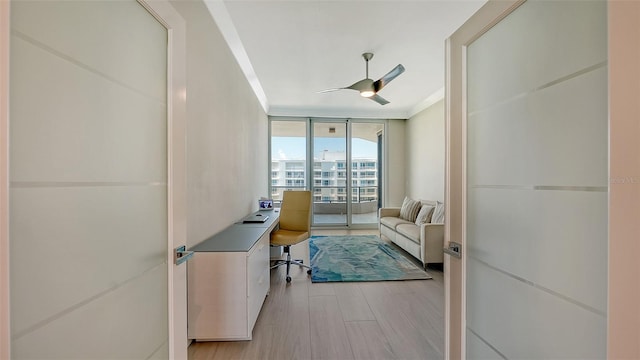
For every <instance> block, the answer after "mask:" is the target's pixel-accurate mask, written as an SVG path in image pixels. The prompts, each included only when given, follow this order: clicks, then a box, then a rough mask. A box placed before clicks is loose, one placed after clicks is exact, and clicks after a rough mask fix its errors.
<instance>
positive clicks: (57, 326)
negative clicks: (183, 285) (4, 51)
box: [9, 1, 186, 359]
mask: <svg viewBox="0 0 640 360" xmlns="http://www.w3.org/2000/svg"><path fill="white" fill-rule="evenodd" d="M11 24H12V33H11V34H12V35H11V40H12V42H11V49H10V50H11V51H10V54H11V64H12V66H11V68H10V75H11V87H10V93H11V99H10V100H11V113H10V123H11V134H10V142H11V145H12V146H11V151H10V163H11V168H10V208H9V221H10V225H11V230H10V234H9V239H10V243H11V288H10V291H11V303H12V306H11V333H12V349H11V355H12V358H15V359H20V358H82V359H85V358H168V357H170V353H169V352H170V351H171V350H170V349H171V347H172V344H171V341H172V340H173V338H172V331H170V326H171V325H170V322H171V321H172V319H171V318H170V317H169V313H170V311H169V309H170V303H171V301H170V298H169V288H168V286H169V285H171V284H170V281H169V278H168V276H169V274H172V272H171V271H170V268H169V267H173V264H171V263H169V261H168V259H169V257H170V252H169V248H170V247H171V245H172V244H171V243H170V241H171V239H173V235H174V234H173V233H171V235H170V233H169V230H170V229H172V226H170V223H169V221H173V220H172V219H173V214H171V216H170V211H172V208H171V200H170V198H169V197H168V195H169V194H170V188H169V186H170V185H171V183H170V178H169V173H170V170H171V169H170V168H168V164H169V157H168V156H173V154H170V153H169V148H170V146H168V145H170V143H168V139H170V138H171V133H170V132H169V131H171V129H170V128H169V127H168V124H169V119H168V114H167V108H168V103H167V99H168V98H167V89H168V80H167V73H168V71H167V66H168V57H167V44H168V32H167V29H166V28H165V26H164V25H163V24H161V23H160V22H158V20H156V19H155V18H154V16H152V15H151V14H150V13H149V11H148V10H147V9H145V8H144V7H143V6H141V5H140V4H139V3H137V2H135V1H97V2H85V1H78V2H75V1H46V2H22V1H17V2H12V4H11ZM174 160H178V162H180V160H179V159H175V158H174ZM172 281H173V280H172ZM34 344H37V346H34ZM185 347H186V346H185Z"/></svg>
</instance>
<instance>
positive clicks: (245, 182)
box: [172, 0, 268, 246]
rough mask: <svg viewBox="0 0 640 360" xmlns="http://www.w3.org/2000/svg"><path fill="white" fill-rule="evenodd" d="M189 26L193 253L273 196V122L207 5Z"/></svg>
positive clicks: (186, 0) (187, 7)
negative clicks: (269, 144)
mask: <svg viewBox="0 0 640 360" xmlns="http://www.w3.org/2000/svg"><path fill="white" fill-rule="evenodd" d="M172 4H173V6H174V7H175V8H176V9H177V10H178V12H179V13H180V14H181V15H182V17H184V19H185V21H186V23H187V89H188V90H187V118H188V124H187V192H188V195H187V202H188V203H187V232H188V239H187V245H188V246H193V245H195V244H197V243H199V242H200V241H202V240H204V239H206V238H207V237H209V236H211V235H213V234H215V233H217V232H219V231H221V230H222V229H224V228H225V227H227V226H229V225H230V224H231V223H233V222H234V221H237V220H238V219H240V218H241V217H243V216H244V215H246V214H248V213H249V212H251V211H253V210H257V199H258V198H259V197H260V196H265V195H266V194H267V185H268V183H267V181H268V178H267V175H268V174H267V171H268V170H267V165H268V163H267V162H268V160H267V154H268V153H267V151H268V149H267V137H268V135H267V134H268V131H267V125H268V124H267V115H266V114H265V112H264V111H263V110H262V107H261V106H260V103H259V102H258V100H257V98H256V97H255V95H254V93H253V91H252V90H251V88H250V87H249V84H248V82H247V80H246V78H245V76H244V75H243V73H242V71H241V70H240V67H239V66H238V64H237V63H236V60H235V58H234V57H233V55H232V53H231V51H230V50H229V48H228V46H227V44H226V42H225V40H224V39H223V37H222V35H221V33H220V31H219V30H218V28H217V26H216V24H215V23H214V21H213V19H212V18H211V15H210V14H209V11H208V10H207V8H206V6H205V5H204V3H202V2H200V1H192V0H180V1H174V2H172Z"/></svg>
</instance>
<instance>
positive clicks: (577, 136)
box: [445, 1, 637, 359]
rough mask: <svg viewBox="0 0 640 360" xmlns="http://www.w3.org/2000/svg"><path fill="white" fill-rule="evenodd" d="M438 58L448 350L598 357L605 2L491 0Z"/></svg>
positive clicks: (602, 324)
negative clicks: (453, 245)
mask: <svg viewBox="0 0 640 360" xmlns="http://www.w3.org/2000/svg"><path fill="white" fill-rule="evenodd" d="M447 57H448V60H447V112H446V115H447V144H448V145H447V192H446V202H447V204H448V208H447V226H446V235H445V237H446V239H445V240H446V241H455V242H458V243H461V244H462V258H461V259H456V258H452V257H448V258H447V259H446V260H445V273H446V275H445V277H446V285H447V295H446V296H447V299H446V303H447V357H448V358H452V359H458V358H470V359H473V358H604V357H606V354H607V321H608V318H607V312H608V304H607V287H608V266H609V263H608V256H607V253H608V247H609V236H608V230H609V229H608V227H609V220H608V215H609V210H610V209H611V208H613V207H614V206H615V204H613V203H610V202H609V191H610V188H609V173H608V171H609V134H608V127H609V114H608V111H609V109H608V92H607V90H608V64H607V58H608V49H607V3H606V2H605V1H591V2H573V1H553V2H545V1H527V2H523V1H509V2H507V1H495V2H493V1H492V2H489V3H487V5H486V6H484V7H483V8H482V9H480V10H479V11H478V13H477V14H475V15H474V16H473V17H472V18H471V19H470V21H468V22H467V23H466V24H465V25H463V27H461V28H460V29H459V30H458V31H457V32H456V33H454V34H453V35H452V37H451V38H450V39H448V41H447ZM636 166H637V164H636Z"/></svg>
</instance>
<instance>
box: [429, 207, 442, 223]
mask: <svg viewBox="0 0 640 360" xmlns="http://www.w3.org/2000/svg"><path fill="white" fill-rule="evenodd" d="M431 223H432V224H444V204H443V203H441V202H440V201H438V203H437V204H436V208H435V210H433V215H431Z"/></svg>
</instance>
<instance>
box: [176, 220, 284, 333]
mask: <svg viewBox="0 0 640 360" xmlns="http://www.w3.org/2000/svg"><path fill="white" fill-rule="evenodd" d="M260 213H261V214H263V215H264V216H269V219H267V221H266V222H264V223H242V222H238V223H235V224H233V225H231V226H229V227H228V228H226V229H224V230H223V231H221V232H219V233H218V234H216V235H213V236H211V237H210V238H208V239H206V240H204V241H202V242H201V243H199V244H198V245H196V246H194V247H192V248H191V249H189V250H191V251H193V252H194V254H193V258H192V259H191V260H190V261H189V262H187V264H188V268H187V274H188V275H187V278H188V308H187V310H188V331H187V333H188V337H189V339H194V340H201V341H214V340H251V335H252V332H253V326H254V325H255V323H256V319H257V318H258V314H259V313H260V309H261V308H262V304H263V303H264V299H265V297H266V296H267V294H268V292H269V286H270V283H269V278H270V275H269V267H270V262H269V235H270V234H271V231H273V229H274V228H275V227H276V226H277V225H278V218H279V215H280V213H279V212H278V211H277V210H270V211H260Z"/></svg>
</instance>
